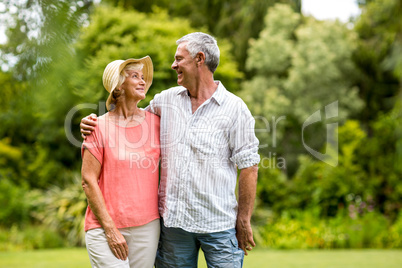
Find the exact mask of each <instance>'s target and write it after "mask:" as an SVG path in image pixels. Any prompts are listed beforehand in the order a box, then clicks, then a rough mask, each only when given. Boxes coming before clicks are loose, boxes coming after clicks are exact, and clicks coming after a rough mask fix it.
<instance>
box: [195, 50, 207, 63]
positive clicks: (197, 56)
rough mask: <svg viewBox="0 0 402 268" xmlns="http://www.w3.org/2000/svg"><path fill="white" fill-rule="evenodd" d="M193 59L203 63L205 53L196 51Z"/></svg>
mask: <svg viewBox="0 0 402 268" xmlns="http://www.w3.org/2000/svg"><path fill="white" fill-rule="evenodd" d="M195 60H196V62H197V64H203V63H204V62H205V54H204V52H201V51H200V52H198V53H197V55H195Z"/></svg>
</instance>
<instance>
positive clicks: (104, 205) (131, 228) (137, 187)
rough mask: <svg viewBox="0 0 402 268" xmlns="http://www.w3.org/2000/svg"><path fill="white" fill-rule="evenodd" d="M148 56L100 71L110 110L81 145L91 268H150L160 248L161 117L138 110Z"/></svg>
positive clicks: (148, 78) (148, 72) (149, 69)
mask: <svg viewBox="0 0 402 268" xmlns="http://www.w3.org/2000/svg"><path fill="white" fill-rule="evenodd" d="M152 76H153V65H152V61H151V58H150V57H149V56H146V57H144V58H141V59H128V60H125V61H124V60H116V61H113V62H111V63H109V64H108V65H107V66H106V68H105V70H104V73H103V85H104V87H105V88H106V90H107V91H108V92H109V93H110V94H109V97H108V99H107V101H106V106H107V109H108V112H107V113H106V114H105V115H103V116H101V117H99V118H98V124H97V126H96V128H95V130H94V131H93V132H92V133H91V135H89V136H87V138H86V139H85V141H84V143H83V146H82V186H83V189H84V191H85V194H86V196H87V200H88V208H87V211H86V215H85V231H86V234H85V239H86V246H87V250H88V254H89V258H90V262H91V265H92V267H131V268H132V267H141V268H144V267H153V265H154V261H155V255H156V250H157V246H158V240H159V233H160V223H159V213H158V177H159V174H158V172H159V169H158V165H159V157H160V146H159V122H160V121H159V117H157V116H156V115H154V114H151V113H149V112H146V111H144V110H142V109H140V108H138V106H137V104H138V102H139V101H141V100H142V99H144V98H145V94H146V92H147V90H148V89H149V87H150V86H151V83H152Z"/></svg>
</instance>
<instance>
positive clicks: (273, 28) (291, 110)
mask: <svg viewBox="0 0 402 268" xmlns="http://www.w3.org/2000/svg"><path fill="white" fill-rule="evenodd" d="M283 18H286V20H284V19H283ZM355 42H356V36H355V35H354V34H353V32H352V31H351V30H349V29H348V28H347V27H346V26H345V25H343V24H341V23H340V22H338V21H336V22H333V21H316V20H315V19H313V18H310V17H307V18H303V17H301V16H300V15H299V14H297V13H295V12H294V11H293V10H292V9H291V8H290V7H289V6H288V5H283V4H277V5H275V6H274V7H273V8H271V9H269V11H268V14H267V16H266V17H265V28H264V30H263V31H262V32H261V33H260V35H259V38H258V39H255V40H251V42H250V49H249V51H248V54H249V57H248V59H247V62H246V67H247V69H248V70H249V71H253V72H254V73H255V76H254V77H253V78H252V79H250V80H248V81H246V82H245V83H244V84H243V90H242V92H241V94H240V95H241V96H242V97H243V99H244V100H245V101H246V102H247V103H248V104H249V107H250V109H251V111H252V113H253V114H254V115H256V116H257V117H258V118H257V122H256V125H257V129H259V130H265V131H262V132H261V133H259V135H258V136H259V139H260V143H262V145H263V146H265V145H267V146H265V147H264V148H261V149H260V153H262V155H264V156H266V157H268V156H270V155H271V153H276V154H277V155H282V156H283V157H284V158H285V159H286V164H287V167H288V171H289V172H290V174H292V173H293V172H294V171H295V169H296V166H297V157H298V155H299V154H301V153H306V150H305V149H304V148H303V144H302V130H303V127H302V126H303V123H305V122H306V120H307V119H308V118H309V116H310V115H313V114H314V113H315V112H317V111H319V110H320V109H324V107H325V106H327V105H329V104H331V103H332V104H337V105H338V107H337V111H336V112H337V118H338V120H339V121H342V120H345V119H346V118H347V117H348V116H350V115H351V114H353V113H356V112H358V111H359V110H360V109H361V108H362V106H363V104H362V101H361V100H360V99H359V97H358V95H357V93H358V89H357V88H355V87H353V83H354V81H355V76H356V74H355V72H354V66H353V62H352V60H351V56H352V52H353V51H354V49H355V46H354V43H355ZM271 118H273V119H274V120H273V121H272V122H271ZM323 123H325V122H321V123H316V124H313V125H311V126H309V128H308V129H306V131H305V132H304V136H303V137H304V138H305V141H306V143H308V144H309V146H311V147H312V148H316V150H318V149H320V148H322V146H323V145H324V143H325V141H326V132H325V131H323V129H325V127H324V126H325V125H324V124H323ZM326 123H328V122H326ZM268 127H269V128H268ZM276 127H278V128H276ZM273 130H275V131H276V132H273ZM271 138H272V139H273V140H272V143H271V142H270V141H271Z"/></svg>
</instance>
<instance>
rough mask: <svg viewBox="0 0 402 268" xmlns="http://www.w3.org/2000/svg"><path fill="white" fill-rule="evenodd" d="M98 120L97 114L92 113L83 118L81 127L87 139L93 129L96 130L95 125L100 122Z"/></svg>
mask: <svg viewBox="0 0 402 268" xmlns="http://www.w3.org/2000/svg"><path fill="white" fill-rule="evenodd" d="M97 120H98V117H97V116H96V114H90V115H88V116H86V117H84V118H82V119H81V123H80V129H81V137H82V138H83V139H85V138H86V136H87V135H90V134H91V133H92V131H94V130H95V127H96V125H97V124H98V122H97Z"/></svg>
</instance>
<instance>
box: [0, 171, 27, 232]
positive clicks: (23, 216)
mask: <svg viewBox="0 0 402 268" xmlns="http://www.w3.org/2000/svg"><path fill="white" fill-rule="evenodd" d="M1 171H3V170H1ZM0 193H1V195H0V203H1V209H0V226H1V225H4V226H11V225H12V224H18V225H23V224H24V223H27V222H28V221H29V211H30V205H29V201H27V199H25V198H21V197H23V196H26V195H27V193H28V190H27V187H23V186H16V185H15V184H14V183H13V182H12V181H10V180H9V179H8V178H5V177H3V175H2V174H1V173H0Z"/></svg>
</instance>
